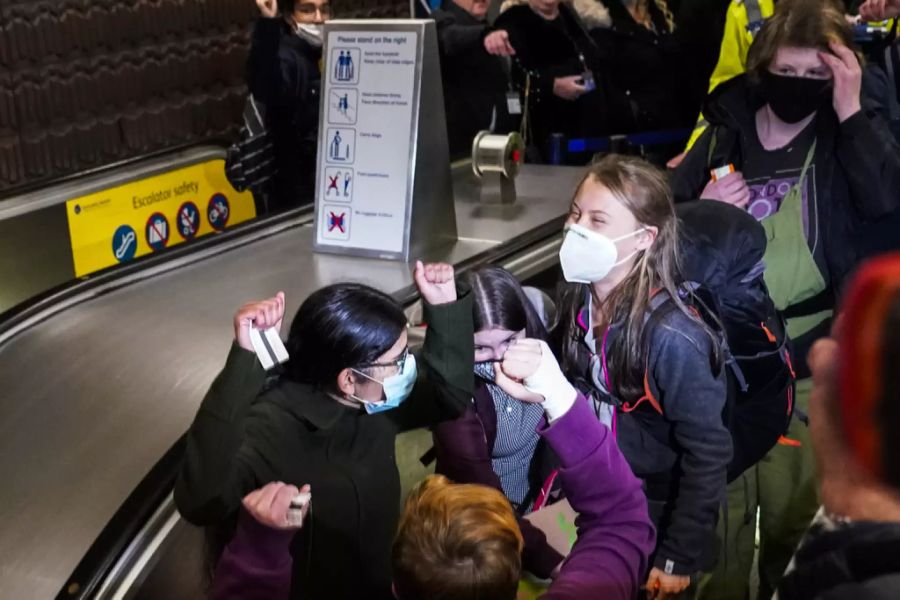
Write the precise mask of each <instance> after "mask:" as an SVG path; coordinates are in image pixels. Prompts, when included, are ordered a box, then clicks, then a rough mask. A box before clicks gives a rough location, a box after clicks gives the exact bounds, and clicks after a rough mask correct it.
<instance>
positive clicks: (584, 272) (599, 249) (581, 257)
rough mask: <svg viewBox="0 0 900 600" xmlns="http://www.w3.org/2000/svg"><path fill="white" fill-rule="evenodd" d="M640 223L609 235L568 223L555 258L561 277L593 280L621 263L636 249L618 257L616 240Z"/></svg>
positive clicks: (570, 280) (607, 273)
mask: <svg viewBox="0 0 900 600" xmlns="http://www.w3.org/2000/svg"><path fill="white" fill-rule="evenodd" d="M644 229H645V228H644V227H642V228H640V229H638V230H636V231H632V232H631V233H628V234H625V235H623V236H622V237H618V238H616V239H610V238H608V237H607V236H605V235H603V234H602V233H597V232H596V231H591V230H590V229H588V228H586V227H582V226H581V225H568V226H567V227H566V237H565V238H564V239H563V243H562V247H561V248H560V249H559V262H560V265H561V266H562V271H563V277H565V278H566V281H568V282H569V283H595V282H597V281H602V280H603V278H605V277H606V276H607V275H609V272H610V271H612V270H613V268H615V267H617V266H619V265H621V264H622V263H624V262H625V261H627V260H628V259H629V258H631V257H632V256H634V255H635V254H637V253H638V252H639V250H635V251H634V252H632V253H631V254H629V255H628V256H626V257H625V258H623V259H621V260H619V249H618V248H617V247H616V242H619V241H622V240H624V239H628V238H630V237H632V236H635V235H637V234H639V233H640V232H642V231H644Z"/></svg>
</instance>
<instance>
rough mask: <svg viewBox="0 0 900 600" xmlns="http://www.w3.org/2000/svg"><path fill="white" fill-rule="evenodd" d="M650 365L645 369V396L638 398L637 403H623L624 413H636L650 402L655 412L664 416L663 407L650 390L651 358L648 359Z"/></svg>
mask: <svg viewBox="0 0 900 600" xmlns="http://www.w3.org/2000/svg"><path fill="white" fill-rule="evenodd" d="M647 362H648V364H647V365H646V366H645V368H644V395H643V396H641V397H640V398H638V399H637V400H636V401H635V402H633V403H632V402H623V403H622V412H625V413H630V412H634V410H635V409H636V408H637V407H638V406H640V405H641V404H643V403H644V402H649V403H650V406H652V407H653V410H655V411H656V412H658V413H659V414H663V410H662V405H661V404H660V403H659V400H657V399H656V396H655V395H654V394H653V390H652V389H651V388H650V364H649V362H650V358H649V357H648V358H647Z"/></svg>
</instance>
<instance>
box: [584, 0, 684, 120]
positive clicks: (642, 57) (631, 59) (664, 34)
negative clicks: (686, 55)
mask: <svg viewBox="0 0 900 600" xmlns="http://www.w3.org/2000/svg"><path fill="white" fill-rule="evenodd" d="M606 7H607V9H608V10H609V16H610V18H611V19H612V24H611V26H609V27H595V28H593V29H591V30H590V34H591V37H592V38H593V39H594V41H595V42H596V43H597V47H598V49H599V52H600V59H601V61H602V67H603V69H604V70H605V71H606V73H607V75H606V77H607V81H608V82H609V84H610V86H611V89H610V94H609V97H610V110H611V111H614V112H613V113H612V115H611V119H612V121H613V122H614V123H615V124H616V127H615V133H632V132H637V131H653V130H660V129H672V128H676V127H689V126H690V125H692V122H691V121H692V120H693V119H694V118H695V117H696V107H694V111H693V112H694V114H691V112H692V110H691V107H690V106H688V105H686V103H685V102H684V100H685V99H686V97H685V94H684V93H683V91H684V90H683V89H679V86H683V84H684V82H683V80H682V77H681V71H682V70H683V69H682V66H683V64H684V63H683V61H682V60H681V56H680V48H679V45H678V43H677V42H676V38H675V36H674V35H673V34H672V32H671V31H670V30H669V25H668V24H667V22H666V18H665V15H664V14H663V13H662V11H661V10H659V8H658V7H657V6H656V4H655V3H653V2H650V3H649V5H648V10H649V13H650V17H651V20H652V22H653V25H654V28H655V29H656V31H655V32H654V31H651V30H649V29H647V28H646V27H644V26H643V25H640V24H639V23H637V22H636V21H635V20H634V18H633V17H632V16H631V14H630V13H629V12H628V9H626V8H625V6H623V5H622V3H621V2H620V1H619V0H609V1H608V2H607V3H606Z"/></svg>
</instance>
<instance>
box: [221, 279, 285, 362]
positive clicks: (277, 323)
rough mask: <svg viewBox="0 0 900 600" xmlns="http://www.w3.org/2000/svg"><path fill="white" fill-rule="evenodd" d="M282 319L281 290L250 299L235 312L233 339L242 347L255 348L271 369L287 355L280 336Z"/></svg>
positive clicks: (282, 294) (250, 349)
mask: <svg viewBox="0 0 900 600" xmlns="http://www.w3.org/2000/svg"><path fill="white" fill-rule="evenodd" d="M283 320H284V292H278V293H277V294H276V295H275V297H273V298H269V299H268V300H260V301H257V302H249V303H247V304H245V305H244V306H242V307H241V308H240V309H239V310H238V312H237V314H236V315H235V316H234V339H235V341H236V342H237V344H238V346H240V347H241V348H243V349H244V350H249V351H251V352H255V353H256V355H257V356H258V357H259V361H260V363H261V364H262V366H263V367H264V368H265V369H271V368H272V367H274V366H275V365H277V364H281V363H283V362H285V361H287V359H288V353H287V350H286V349H285V347H284V344H283V343H282V342H281V337H280V331H281V323H282V321H283Z"/></svg>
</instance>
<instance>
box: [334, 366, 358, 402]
mask: <svg viewBox="0 0 900 600" xmlns="http://www.w3.org/2000/svg"><path fill="white" fill-rule="evenodd" d="M337 389H338V390H340V392H341V394H343V395H344V396H345V397H350V396H356V395H357V394H356V377H355V376H354V375H353V370H352V369H344V370H342V371H341V372H340V373H338V376H337Z"/></svg>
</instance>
